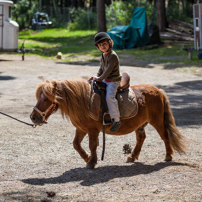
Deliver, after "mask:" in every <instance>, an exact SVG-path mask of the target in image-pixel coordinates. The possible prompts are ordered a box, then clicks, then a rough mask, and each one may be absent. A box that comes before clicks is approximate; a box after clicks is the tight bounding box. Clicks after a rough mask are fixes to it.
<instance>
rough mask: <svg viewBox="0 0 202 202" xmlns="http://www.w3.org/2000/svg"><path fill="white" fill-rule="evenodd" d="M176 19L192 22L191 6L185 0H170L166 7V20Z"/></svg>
mask: <svg viewBox="0 0 202 202" xmlns="http://www.w3.org/2000/svg"><path fill="white" fill-rule="evenodd" d="M170 19H176V20H181V21H184V22H187V23H190V24H193V6H192V4H190V3H189V2H188V1H187V0H185V1H182V2H179V1H170V3H169V4H168V8H167V20H170Z"/></svg>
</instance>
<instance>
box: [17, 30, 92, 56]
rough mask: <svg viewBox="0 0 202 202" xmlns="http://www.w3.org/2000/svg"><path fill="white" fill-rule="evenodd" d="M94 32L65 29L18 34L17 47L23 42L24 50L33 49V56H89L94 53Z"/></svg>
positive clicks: (30, 31)
mask: <svg viewBox="0 0 202 202" xmlns="http://www.w3.org/2000/svg"><path fill="white" fill-rule="evenodd" d="M94 35H95V31H94V30H92V31H90V30H87V31H69V30H67V29H63V28H60V29H55V28H54V29H45V30H42V31H33V30H29V31H21V32H19V39H20V43H19V47H20V46H21V44H22V41H24V40H25V47H26V48H34V49H35V51H34V54H37V55H41V56H46V57H53V56H55V55H56V54H57V52H62V53H63V54H75V53H77V54H89V53H92V51H93V50H94V51H96V48H95V46H94V43H93V38H94Z"/></svg>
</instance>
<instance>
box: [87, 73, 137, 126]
mask: <svg viewBox="0 0 202 202" xmlns="http://www.w3.org/2000/svg"><path fill="white" fill-rule="evenodd" d="M106 86H107V85H106V84H105V83H103V82H98V81H93V82H92V83H91V88H92V90H91V101H90V111H91V112H90V114H91V117H92V118H93V119H95V120H98V121H102V122H103V125H110V124H111V123H112V120H111V118H110V115H109V113H108V107H107V102H106ZM129 87H130V76H129V75H128V74H127V73H125V72H124V73H122V79H121V82H120V86H119V88H118V89H117V94H116V98H117V100H118V103H119V110H120V115H121V119H124V118H125V119H126V118H131V117H132V116H135V115H136V113H137V101H136V97H135V94H134V92H133V91H132V90H131V89H130V88H129ZM99 106H100V107H99Z"/></svg>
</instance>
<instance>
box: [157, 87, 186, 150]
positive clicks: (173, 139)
mask: <svg viewBox="0 0 202 202" xmlns="http://www.w3.org/2000/svg"><path fill="white" fill-rule="evenodd" d="M160 90H161V93H162V94H163V97H164V125H165V129H166V131H167V133H168V138H169V140H170V144H171V146H172V147H173V149H174V150H175V151H177V152H179V153H185V150H186V145H187V138H186V137H185V136H183V135H182V134H181V133H180V132H179V130H178V129H177V126H176V124H175V119H174V117H173V113H172V111H171V108H170V102H169V99H168V97H167V95H166V93H165V91H163V90H162V89H160Z"/></svg>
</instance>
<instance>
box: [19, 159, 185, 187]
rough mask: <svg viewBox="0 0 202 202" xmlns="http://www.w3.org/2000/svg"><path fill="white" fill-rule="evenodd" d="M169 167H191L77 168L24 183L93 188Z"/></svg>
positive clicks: (176, 164)
mask: <svg viewBox="0 0 202 202" xmlns="http://www.w3.org/2000/svg"><path fill="white" fill-rule="evenodd" d="M169 166H189V165H188V164H183V163H177V162H161V163H157V164H155V165H145V164H143V163H140V162H135V163H134V164H132V165H127V166H104V167H98V168H96V169H94V170H89V169H87V168H75V169H71V170H69V171H66V172H65V173H63V174H62V175H60V176H58V177H51V178H31V179H24V180H22V182H24V183H27V184H31V185H41V186H42V185H44V184H63V183H68V182H74V181H81V183H80V184H81V185H82V186H91V185H94V184H100V183H105V182H108V181H110V180H112V179H115V178H122V177H123V178H125V177H131V176H136V175H141V174H144V175H145V174H150V173H152V172H156V171H159V170H161V169H164V168H166V167H169Z"/></svg>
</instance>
